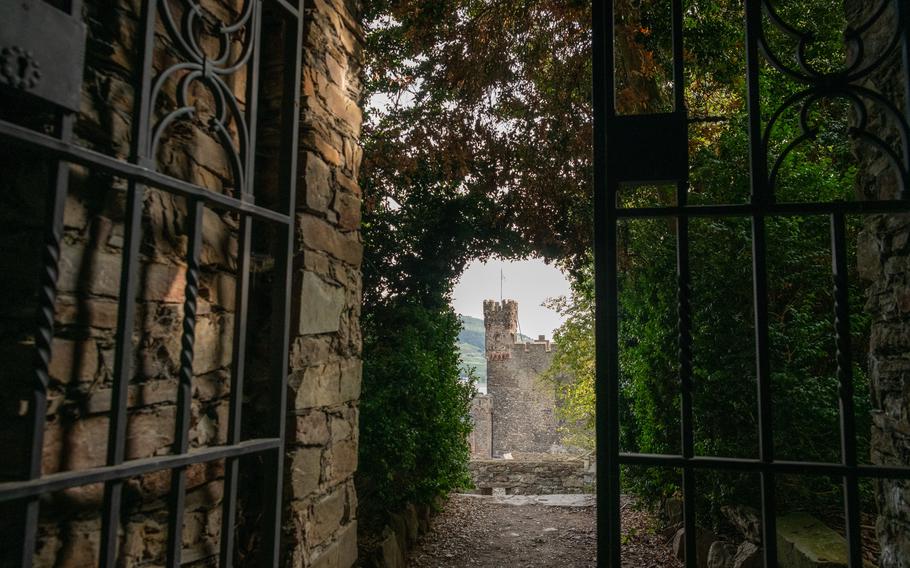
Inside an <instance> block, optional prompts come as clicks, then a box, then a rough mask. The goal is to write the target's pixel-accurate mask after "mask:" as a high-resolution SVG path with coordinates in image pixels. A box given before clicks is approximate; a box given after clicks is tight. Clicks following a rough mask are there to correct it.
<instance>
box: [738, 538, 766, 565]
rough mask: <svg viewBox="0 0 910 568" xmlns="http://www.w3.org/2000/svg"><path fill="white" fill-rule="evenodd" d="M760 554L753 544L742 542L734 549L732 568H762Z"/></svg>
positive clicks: (762, 560) (760, 551)
mask: <svg viewBox="0 0 910 568" xmlns="http://www.w3.org/2000/svg"><path fill="white" fill-rule="evenodd" d="M762 554H763V553H762V549H761V548H759V547H758V546H757V545H756V544H755V543H754V542H744V543H742V544H740V545H739V548H737V549H736V556H734V557H733V568H762V566H763V565H764V559H763V557H762Z"/></svg>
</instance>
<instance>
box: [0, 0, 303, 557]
mask: <svg viewBox="0 0 910 568" xmlns="http://www.w3.org/2000/svg"><path fill="white" fill-rule="evenodd" d="M17 2H18V3H19V4H22V3H23V2H25V3H26V4H28V3H31V4H30V7H31V9H32V10H33V12H37V13H39V14H45V15H46V16H48V18H50V19H59V17H60V15H59V14H55V13H53V11H55V10H57V8H54V7H52V6H51V5H50V4H46V3H44V0H21V1H20V0H17ZM65 4H66V6H65V7H64V9H63V10H64V14H63V15H65V16H67V17H70V16H71V18H70V19H72V20H74V21H81V15H82V5H83V2H82V0H68V1H66V2H65ZM10 5H12V4H10ZM184 6H185V9H186V12H185V13H184V17H183V18H181V21H179V22H178V21H175V18H174V15H173V13H172V11H171V9H169V7H168V4H167V2H166V0H164V1H162V0H144V1H143V3H142V14H141V21H140V24H139V27H138V30H139V34H140V35H139V37H138V38H137V46H138V48H137V49H139V50H140V52H139V53H138V54H137V55H138V57H139V63H138V65H137V69H138V72H137V77H136V79H135V84H134V89H135V91H134V93H135V101H134V113H133V133H132V134H133V135H132V138H131V152H130V156H129V159H128V160H120V159H117V158H115V157H111V156H108V155H105V154H102V153H99V152H96V151H93V150H90V149H87V148H84V147H81V146H78V145H76V144H75V143H74V141H73V127H74V124H75V122H76V114H75V112H74V110H75V109H78V104H76V105H75V109H74V108H73V105H70V107H69V108H65V105H61V104H60V102H59V101H60V100H61V98H66V93H61V92H60V91H61V90H62V89H65V86H64V85H60V84H56V85H55V84H54V83H53V79H54V78H53V77H52V78H51V87H52V89H56V92H50V96H49V97H47V96H46V97H43V98H45V99H46V100H51V101H52V102H55V103H57V106H56V107H55V108H56V111H55V112H56V118H55V131H54V133H53V135H48V134H45V133H42V132H39V131H36V130H32V129H28V128H25V127H23V126H20V125H17V124H14V123H11V122H8V121H4V120H0V140H2V141H3V142H4V143H5V144H8V145H10V146H9V147H13V146H14V147H18V148H21V149H27V150H29V151H32V152H35V153H38V154H40V155H43V156H46V157H47V158H48V159H50V160H52V162H51V168H50V169H49V171H50V172H51V174H50V176H49V177H50V178H51V179H50V184H49V188H48V193H47V201H46V203H47V207H46V220H45V227H46V229H45V230H46V234H45V242H44V249H43V250H44V258H43V267H42V270H41V274H40V294H39V313H38V322H37V333H36V354H35V359H34V361H35V362H34V375H33V376H32V377H31V379H30V381H31V393H30V400H29V401H28V411H29V417H28V420H29V422H30V430H31V434H30V445H29V450H28V456H27V471H26V472H24V474H23V476H22V477H23V479H22V480H21V481H12V482H4V483H0V503H3V502H15V503H20V504H22V505H23V510H24V519H23V521H22V524H21V526H22V534H21V549H20V551H19V552H18V553H17V555H18V560H17V562H18V563H19V565H20V566H22V567H24V568H27V567H29V566H31V565H32V556H33V554H34V551H35V541H36V535H37V528H38V520H39V519H38V512H39V499H40V497H41V496H42V495H46V494H49V493H51V492H55V491H60V490H63V489H68V488H72V487H78V486H83V485H88V484H93V483H104V503H103V510H102V534H101V551H100V564H101V566H104V567H109V566H114V565H116V563H117V543H118V538H119V537H118V530H119V528H120V518H121V500H122V492H123V487H124V482H125V480H126V479H127V478H129V477H133V476H137V475H142V474H147V473H150V472H154V471H160V470H170V471H171V475H172V483H171V494H170V507H169V517H168V534H167V543H168V552H167V565H168V566H171V567H176V566H179V565H180V563H181V558H180V555H181V532H182V527H183V512H184V500H185V495H186V475H185V472H186V469H187V467H189V466H191V465H194V464H200V463H205V462H212V461H216V460H221V459H224V460H225V480H224V484H225V487H224V498H223V500H222V507H223V511H222V514H223V520H222V529H221V534H222V538H221V551H220V566H231V565H232V563H233V552H234V536H235V535H234V527H235V520H236V514H237V492H238V482H239V460H240V458H242V457H245V456H252V455H257V454H258V455H261V456H263V458H264V459H265V462H266V467H264V468H263V470H262V473H263V475H264V477H265V491H266V494H265V496H264V498H265V516H264V520H263V527H262V531H263V539H262V543H263V545H262V546H263V550H262V552H263V558H264V564H263V565H268V566H277V565H278V562H279V541H280V536H281V517H282V510H283V507H282V497H283V495H282V484H283V479H282V478H283V470H284V459H283V457H284V445H285V414H286V397H287V380H288V341H289V312H290V291H291V270H292V264H291V255H292V254H293V247H294V210H295V204H294V197H295V192H294V184H295V183H296V177H297V139H298V109H299V107H298V99H299V96H298V95H299V91H300V75H301V70H300V67H301V58H302V54H301V46H302V34H303V19H304V11H303V8H304V6H303V0H246V2H244V5H243V8H242V11H241V16H240V17H239V19H238V20H237V21H236V22H233V23H224V22H222V23H220V25H221V27H220V29H219V30H218V32H219V33H220V34H221V36H222V39H223V40H224V41H225V42H227V43H228V44H229V43H230V36H231V34H236V33H238V32H241V30H244V31H243V33H244V47H243V50H242V53H241V55H240V56H238V59H237V60H233V61H230V60H229V59H230V57H229V56H227V55H224V57H219V58H216V59H212V58H209V57H208V56H207V55H206V54H205V52H204V51H202V50H201V49H200V48H199V46H198V45H197V43H196V41H195V38H194V37H192V35H193V32H192V31H189V32H188V31H187V30H192V29H193V25H194V24H193V19H194V18H197V17H200V16H201V14H202V9H201V8H200V7H199V5H198V4H197V2H196V1H195V0H184ZM264 9H268V10H270V11H271V12H272V13H274V14H275V16H276V18H279V19H280V20H281V21H282V23H283V25H284V29H285V37H284V39H285V41H284V45H283V47H282V54H281V56H282V58H283V61H284V71H283V75H284V76H283V78H282V83H281V85H282V89H283V91H282V100H281V105H282V106H281V131H280V133H279V137H280V147H279V149H278V153H279V170H280V171H279V188H278V189H279V191H278V193H279V197H278V201H279V202H278V206H277V210H273V209H271V208H267V207H264V206H261V205H256V204H255V192H254V185H255V184H254V178H253V172H254V161H255V154H256V152H255V148H256V140H255V136H256V119H257V113H258V104H257V95H258V91H259V85H258V79H259V66H260V61H259V57H260V38H261V36H262V28H261V26H262V14H263V10H264ZM187 20H189V21H187ZM156 22H160V23H162V24H163V25H164V29H165V30H166V31H165V35H166V36H167V37H168V39H169V40H170V41H171V42H173V44H174V45H175V46H177V47H176V49H177V50H178V51H179V53H180V56H181V57H182V58H183V61H180V62H179V63H177V64H175V65H173V66H172V67H170V68H168V69H166V70H164V71H162V72H161V73H159V74H156V73H155V71H154V69H153V65H152V61H153V56H154V53H155V49H156ZM20 24H21V22H19V21H17V18H15V17H8V18H3V19H0V26H10V27H13V26H17V25H20ZM9 29H10V28H8V30H9ZM38 31H39V32H40V31H47V30H38ZM10 33H12V32H10ZM64 39H65V38H47V37H43V38H42V41H45V42H51V43H53V42H58V44H59V43H60V42H62V41H63V40H64ZM223 45H224V44H222V46H223ZM0 47H8V46H0ZM39 47H40V46H39ZM59 47H60V46H59V45H58V48H59ZM19 53H23V54H25V53H26V50H20V51H19ZM225 53H227V51H226V52H225ZM28 56H29V57H31V54H30V53H29V54H28ZM38 63H42V62H41V61H39V62H38ZM43 63H44V65H45V68H47V67H53V62H52V61H47V60H45V61H44V62H43ZM243 68H246V69H247V72H246V73H247V78H248V81H247V91H246V95H245V96H246V107H245V110H242V111H241V108H240V106H239V105H238V102H237V100H236V99H235V98H234V95H233V93H231V91H230V89H229V88H228V87H227V86H226V85H225V83H224V82H223V80H222V77H225V76H228V75H231V74H234V73H236V72H237V71H238V70H239V69H243ZM80 71H81V69H80ZM178 72H187V73H188V74H189V75H192V76H194V79H193V80H199V81H203V82H205V83H206V84H207V85H208V86H209V87H210V89H211V91H212V92H214V93H215V96H216V97H218V98H219V102H220V104H221V105H222V106H221V108H220V112H219V113H218V114H219V116H218V117H216V119H215V120H213V121H212V125H211V126H212V128H213V130H214V131H215V132H216V133H217V134H218V136H219V137H220V140H221V142H222V146H223V147H224V148H225V149H226V151H228V152H229V154H230V155H231V158H232V159H233V165H234V175H235V185H236V186H237V193H236V194H235V196H229V195H223V194H220V193H216V192H214V191H211V190H209V189H206V188H205V187H202V186H199V185H196V184H193V183H189V182H186V181H183V180H180V179H176V178H173V177H170V176H168V175H164V174H161V173H159V172H158V171H157V168H156V152H155V148H156V144H157V142H158V138H159V136H160V135H161V133H162V132H163V131H164V129H165V128H166V127H167V125H168V124H169V123H170V122H171V121H173V120H177V119H180V118H181V117H186V116H191V115H192V113H193V107H192V105H191V104H190V102H189V101H187V100H186V99H185V98H181V97H183V96H184V95H183V94H180V93H179V89H178V108H177V109H176V110H175V111H173V112H171V113H170V114H168V115H167V116H165V117H163V118H156V117H155V113H154V109H155V97H156V94H157V92H158V90H159V89H160V88H161V86H162V84H163V82H164V81H165V80H167V79H168V77H169V76H170V77H173V74H174V73H178ZM80 77H81V75H80ZM80 81H81V79H80ZM45 82H46V81H45ZM33 83H34V81H32V82H31V83H29V82H20V84H11V85H10V84H9V83H7V85H8V86H12V87H13V88H18V89H21V90H23V91H27V90H29V88H30V87H32V86H33ZM77 94H78V93H77ZM54 97H57V98H56V99H55V98H54ZM76 98H77V99H78V97H76ZM77 103H78V100H77ZM230 113H233V116H229V114H230ZM230 120H233V121H234V122H235V125H236V128H237V134H238V137H239V140H240V147H239V148H235V147H234V145H233V143H232V142H231V137H230V134H229V133H228V130H227V127H228V121H230ZM70 164H79V165H82V166H86V167H89V168H92V169H94V170H98V171H103V172H106V173H108V174H110V175H112V176H115V177H118V178H124V179H126V180H128V189H127V211H126V220H125V236H124V247H123V259H122V267H121V281H120V292H119V305H118V315H117V330H118V333H117V337H116V350H115V362H114V383H113V391H112V392H113V394H112V408H111V411H110V427H109V432H108V444H107V446H108V452H107V463H106V465H104V466H102V467H96V468H91V469H86V470H78V471H64V472H59V473H54V474H49V475H42V471H41V454H42V445H43V439H44V427H45V420H46V416H45V415H46V410H47V389H48V384H49V376H48V364H49V362H50V358H51V341H52V339H53V336H54V306H55V302H56V296H57V291H56V280H57V274H58V260H59V257H60V242H61V238H62V234H63V213H64V206H65V200H66V195H67V191H68V184H69V173H70ZM146 187H152V188H156V189H159V190H163V191H166V192H169V193H171V194H174V195H178V196H182V197H184V198H185V199H186V200H187V204H188V209H189V214H188V219H191V220H192V223H193V224H192V227H191V228H190V230H189V243H190V245H189V246H188V256H187V258H186V262H187V271H186V289H185V293H186V295H185V302H184V314H185V317H184V321H183V328H182V337H181V356H180V371H179V379H178V388H177V426H176V436H175V442H174V445H173V451H172V453H171V454H170V455H166V456H155V457H149V458H144V459H135V460H127V459H126V455H125V450H126V432H127V419H128V414H127V410H128V403H127V388H128V386H129V383H130V379H131V377H132V375H133V368H132V367H133V365H132V361H133V344H132V331H131V330H132V329H133V326H134V323H135V317H134V315H135V301H133V298H135V297H136V293H137V280H138V278H137V272H138V261H139V244H140V233H141V215H142V209H143V199H144V195H145V188H146ZM207 207H213V208H216V209H218V210H223V211H230V212H234V213H236V214H237V215H238V216H239V219H240V229H239V236H240V241H239V251H240V252H239V255H238V257H239V264H240V265H239V267H238V273H237V274H238V278H237V304H236V306H235V310H236V311H235V314H236V316H235V325H234V337H233V360H232V364H231V389H230V400H229V424H228V434H227V437H228V443H227V444H225V445H221V446H212V447H206V448H201V449H198V450H191V449H190V448H189V441H188V431H189V426H190V403H191V400H192V392H191V382H192V379H193V355H194V335H195V332H194V328H195V314H196V302H197V297H198V282H199V264H200V253H201V249H202V220H203V213H204V211H205V209H206V208H207ZM254 221H259V222H267V223H269V224H271V225H272V226H273V227H275V228H276V230H275V233H274V234H275V235H276V236H275V239H274V257H275V274H276V278H275V281H274V283H273V289H272V304H271V306H272V310H273V316H275V318H274V319H273V321H272V325H271V330H272V332H271V333H272V337H271V344H272V345H275V346H278V347H277V348H276V349H275V350H274V353H273V355H272V359H271V361H270V375H271V377H270V383H271V384H270V387H271V389H272V394H273V400H274V408H275V410H276V412H274V415H273V420H272V421H271V423H270V424H268V431H269V432H271V433H272V435H271V436H270V437H261V438H255V439H247V440H243V439H241V428H240V426H241V409H242V393H243V380H244V355H245V351H246V332H247V329H246V327H247V325H246V324H247V308H248V305H247V304H248V295H249V287H250V247H251V233H252V225H253V222H254ZM5 552H6V553H9V552H10V551H5Z"/></svg>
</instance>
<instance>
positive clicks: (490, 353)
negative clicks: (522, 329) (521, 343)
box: [483, 300, 518, 359]
mask: <svg viewBox="0 0 910 568" xmlns="http://www.w3.org/2000/svg"><path fill="white" fill-rule="evenodd" d="M483 325H484V329H485V331H486V341H485V346H486V356H487V359H504V358H508V357H509V355H510V354H511V352H512V346H513V345H515V342H516V340H517V339H518V302H516V301H515V300H503V301H502V302H497V301H496V300H484V302H483Z"/></svg>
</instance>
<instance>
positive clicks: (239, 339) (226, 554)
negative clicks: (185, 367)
mask: <svg viewBox="0 0 910 568" xmlns="http://www.w3.org/2000/svg"><path fill="white" fill-rule="evenodd" d="M252 226H253V221H252V219H251V218H250V217H249V216H248V215H242V216H241V218H240V246H239V249H240V266H239V268H238V272H237V292H236V294H235V296H236V298H237V301H236V304H235V306H234V345H233V352H234V356H233V361H232V363H231V392H230V409H229V411H228V412H229V418H228V434H227V436H228V439H227V443H228V444H237V443H239V442H240V435H241V425H242V414H241V413H242V411H243V380H244V372H245V370H246V369H245V366H246V330H247V312H248V302H247V299H248V297H249V293H250V273H249V272H250V270H249V267H250V266H249V265H250V240H251V239H250V237H251V233H252ZM225 466H226V467H225V474H224V497H223V498H222V512H221V558H220V561H219V566H221V567H222V568H230V567H231V566H233V564H234V520H235V518H236V513H237V483H238V481H239V475H240V459H239V458H228V460H227V463H226V464H225Z"/></svg>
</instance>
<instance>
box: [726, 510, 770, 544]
mask: <svg viewBox="0 0 910 568" xmlns="http://www.w3.org/2000/svg"><path fill="white" fill-rule="evenodd" d="M721 511H722V512H723V514H724V516H725V517H727V520H728V521H730V524H732V525H733V526H734V527H736V528H737V529H738V530H739V532H740V533H742V535H743V537H745V539H746V540H748V541H749V542H754V543H755V544H761V514H760V513H759V512H758V511H756V510H755V509H753V508H751V507H745V506H736V507H733V506H725V507H722V508H721Z"/></svg>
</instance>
